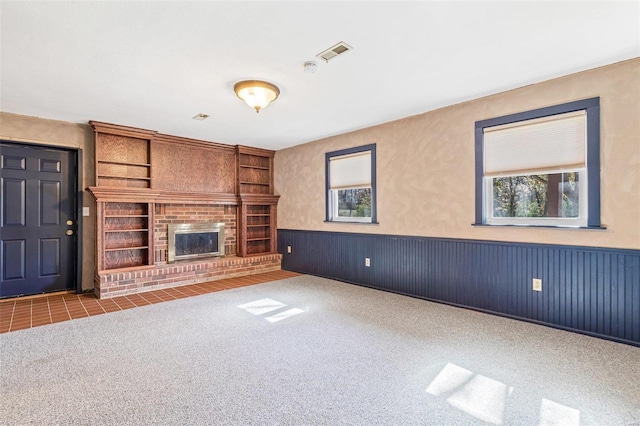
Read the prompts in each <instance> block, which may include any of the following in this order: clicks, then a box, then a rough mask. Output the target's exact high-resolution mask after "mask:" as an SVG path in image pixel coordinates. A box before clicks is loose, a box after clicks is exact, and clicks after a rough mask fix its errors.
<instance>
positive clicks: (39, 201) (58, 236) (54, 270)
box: [0, 142, 77, 297]
mask: <svg viewBox="0 0 640 426" xmlns="http://www.w3.org/2000/svg"><path fill="white" fill-rule="evenodd" d="M0 157H1V164H0V168H1V179H2V185H1V190H2V196H1V197H0V203H1V209H0V214H1V219H0V224H1V228H0V240H1V244H0V278H1V282H0V297H10V296H19V295H29V294H39V293H46V292H52V291H60V290H68V289H72V288H75V280H76V277H75V275H76V274H75V269H76V267H75V266H76V261H75V257H76V255H75V253H76V244H77V241H76V229H77V226H76V220H77V214H76V211H77V209H76V182H77V179H76V171H75V170H76V153H75V152H70V151H65V150H59V149H52V148H45V147H37V146H31V145H21V144H13V143H8V142H2V143H0Z"/></svg>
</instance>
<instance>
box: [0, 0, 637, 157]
mask: <svg viewBox="0 0 640 426" xmlns="http://www.w3.org/2000/svg"><path fill="white" fill-rule="evenodd" d="M0 13H1V50H0V53H1V88H0V90H1V91H0V109H1V110H2V111H5V112H11V113H17V114H25V115H31V116H37V117H43V118H51V119H57V120H64V121H69V122H74V123H86V122H87V121H89V120H98V121H105V122H110V123H115V124H121V125H128V126H134V127H141V128H145V129H152V130H157V131H159V132H161V133H166V134H171V135H176V136H183V137H189V138H196V139H203V140H208V141H215V142H221V143H227V144H243V145H251V146H258V147H263V148H268V149H280V148H284V147H288V146H292V145H297V144H300V143H304V142H308V141H311V140H316V139H320V138H323V137H326V136H330V135H335V134H340V133H344V132H348V131H351V130H355V129H359V128H363V127H368V126H371V125H375V124H379V123H383V122H387V121H391V120H395V119H398V118H402V117H406V116H410V115H415V114H420V113H423V112H425V111H429V110H433V109H436V108H439V107H443V106H446V105H451V104H455V103H458V102H462V101H465V100H469V99H474V98H478V97H481V96H485V95H489V94H493V93H497V92H502V91H505V90H508V89H512V88H516V87H521V86H524V85H527V84H531V83H535V82H539V81H544V80H547V79H550V78H553V77H558V76H562V75H566V74H570V73H574V72H577V71H581V70H585V69H589V68H594V67H597V66H601V65H606V64H610V63H614V62H618V61H621V60H625V59H629V58H633V57H638V56H640V2H639V1H627V2H613V1H601V2H598V1H596V2H593V1H589V2H582V1H572V2H559V1H553V2H537V1H534V2H526V1H513V2H494V1H475V2H453V1H449V2H431V1H422V2H419V1H413V2H400V1H387V2H362V1H341V2H338V1H335V2H328V1H322V2H320V1H318V2H306V1H288V2H264V1H261V2H249V1H230V2H204V1H201V2H185V1H181V2H160V1H141V2H132V1H126V2H125V1H109V2H93V1H86V2H83V1H62V2H24V1H22V2H11V1H1V2H0ZM340 41H344V42H346V43H348V44H350V45H351V46H353V47H354V50H353V51H350V52H347V53H345V54H344V55H342V56H340V57H338V58H336V59H334V60H332V61H331V62H329V63H325V62H323V61H322V60H318V59H317V58H315V55H316V54H318V53H320V52H321V51H323V50H325V49H326V48H329V47H331V46H332V45H334V44H336V43H338V42H340ZM314 59H315V60H316V61H317V62H318V72H317V73H315V74H305V73H303V72H302V64H303V63H304V62H305V61H307V60H314ZM243 79H263V80H267V81H270V82H272V83H274V84H276V85H277V86H279V88H280V90H281V94H280V98H279V99H278V100H276V101H275V102H274V103H273V104H272V105H270V106H269V107H268V108H266V109H265V110H264V111H262V112H261V113H260V114H256V113H255V112H253V111H252V110H251V109H250V108H249V107H248V106H247V105H245V104H244V103H243V102H242V101H240V100H239V99H238V98H236V97H235V94H234V93H233V85H234V83H236V82H237V81H239V80H243ZM198 113H204V114H209V115H210V118H208V119H206V120H204V121H196V120H193V119H192V118H191V117H193V116H194V115H196V114H198Z"/></svg>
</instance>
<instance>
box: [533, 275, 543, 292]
mask: <svg viewBox="0 0 640 426" xmlns="http://www.w3.org/2000/svg"><path fill="white" fill-rule="evenodd" d="M533 290H534V291H542V280H541V279H540V278H534V279H533Z"/></svg>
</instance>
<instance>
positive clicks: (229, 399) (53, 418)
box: [0, 276, 640, 425]
mask: <svg viewBox="0 0 640 426" xmlns="http://www.w3.org/2000/svg"><path fill="white" fill-rule="evenodd" d="M0 342H1V347H0V348H1V359H0V361H1V364H0V366H1V370H0V379H1V383H0V384H1V392H2V395H1V398H0V424H7V425H14V424H39V425H48V424H64V425H84V424H86V425H95V424H105V425H107V424H109V425H113V424H130V425H142V424H163V425H164V424H167V425H187V424H225V425H226V424H231V425H246V424H256V425H258V424H260V425H262V424H291V425H297V424H323V425H324V424H326V425H335V424H351V425H360V424H362V425H371V424H388V425H413V424H416V425H417V424H446V425H451V424H505V425H537V424H560V425H577V424H585V425H588V424H599V425H625V424H626V425H631V424H640V348H637V347H632V346H628V345H623V344H619V343H614V342H610V341H605V340H600V339H595V338H591V337H586V336H583V335H579V334H574V333H569V332H565V331H560V330H555V329H551V328H547V327H542V326H538V325H534V324H529V323H525V322H519V321H514V320H509V319H505V318H501V317H497V316H491V315H487V314H482V313H478V312H474V311H470V310H464V309H460V308H454V307H450V306H446V305H441V304H436V303H431V302H427V301H423V300H419V299H413V298H409V297H405V296H400V295H395V294H390V293H385V292H381V291H377V290H372V289H367V288H362V287H357V286H353V285H349V284H344V283H340V282H336V281H331V280H327V279H322V278H317V277H311V276H300V277H295V278H290V279H286V280H281V281H275V282H271V283H266V284H262V285H256V286H251V287H244V288H238V289H233V290H227V291H222V292H218V293H212V294H206V295H202V296H197V297H192V298H187V299H181V300H176V301H172V302H167V303H162V304H157V305H150V306H146V307H141V308H137V309H132V310H127V311H122V312H116V313H110V314H105V315H100V316H97V317H90V318H85V319H79V320H75V321H69V322H64V323H59V324H52V325H48V326H42V327H38V328H33V329H28V330H20V331H16V332H13V333H8V334H3V335H1V336H0Z"/></svg>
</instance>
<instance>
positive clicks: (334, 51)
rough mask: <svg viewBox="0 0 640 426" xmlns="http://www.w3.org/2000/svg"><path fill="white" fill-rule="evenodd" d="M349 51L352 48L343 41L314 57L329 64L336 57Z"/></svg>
mask: <svg viewBox="0 0 640 426" xmlns="http://www.w3.org/2000/svg"><path fill="white" fill-rule="evenodd" d="M350 50H353V47H351V46H349V45H348V44H347V43H345V42H344V41H341V42H340V43H338V44H336V45H335V46H331V47H330V48H328V49H327V50H325V51H323V52H320V53H318V54H317V55H316V57H318V58H321V59H324V60H325V62H329V61H330V60H331V59H333V58H336V57H337V56H338V55H342V54H343V53H346V52H348V51H350Z"/></svg>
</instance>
